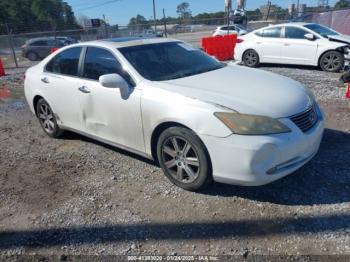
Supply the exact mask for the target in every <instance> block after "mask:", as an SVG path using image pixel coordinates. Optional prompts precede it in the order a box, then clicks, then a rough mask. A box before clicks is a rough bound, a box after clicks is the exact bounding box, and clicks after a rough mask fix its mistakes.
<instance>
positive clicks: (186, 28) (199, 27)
mask: <svg viewBox="0 0 350 262" xmlns="http://www.w3.org/2000/svg"><path fill="white" fill-rule="evenodd" d="M288 21H299V22H316V23H320V24H323V25H326V26H328V27H331V28H333V29H334V30H337V31H339V32H341V33H344V34H350V27H349V26H348V25H349V24H350V9H346V10H334V11H327V12H312V13H304V14H302V15H299V16H297V17H295V15H292V16H291V15H289V14H288V13H286V12H271V13H267V14H260V15H257V16H252V15H249V14H248V23H247V25H245V26H246V27H247V29H248V30H255V29H258V28H261V27H264V26H267V25H269V24H277V23H282V22H288ZM177 22H178V23H175V22H170V21H158V25H157V27H156V30H154V29H155V28H154V25H152V24H151V23H147V24H136V25H132V26H109V25H105V24H102V25H101V27H98V28H84V29H82V28H75V29H71V30H56V27H54V26H52V25H50V23H48V22H47V23H44V22H43V23H42V25H41V26H42V27H41V28H42V31H37V30H33V29H32V28H30V27H28V28H26V27H25V26H21V27H18V26H17V25H11V24H8V25H6V24H0V28H3V29H4V28H5V29H6V30H5V32H7V34H3V35H0V57H1V59H2V61H3V64H4V67H5V68H7V69H9V68H15V67H28V66H31V65H33V62H31V61H29V60H28V59H27V58H25V57H23V55H22V47H23V46H24V45H25V44H26V42H27V41H28V40H31V39H35V38H52V39H55V38H61V37H67V38H68V37H69V38H72V39H74V40H76V41H78V42H85V41H91V40H97V39H104V38H117V37H130V36H156V35H157V36H158V37H166V36H167V37H170V38H176V39H180V40H183V41H186V42H189V43H191V44H192V45H194V46H197V47H199V46H200V43H201V38H202V37H204V36H210V35H212V34H213V31H214V30H215V29H216V27H218V26H222V25H226V24H227V18H226V17H218V18H210V19H196V20H194V19H188V20H186V21H177ZM232 22H233V21H232ZM165 25H166V26H165ZM3 31H4V30H3Z"/></svg>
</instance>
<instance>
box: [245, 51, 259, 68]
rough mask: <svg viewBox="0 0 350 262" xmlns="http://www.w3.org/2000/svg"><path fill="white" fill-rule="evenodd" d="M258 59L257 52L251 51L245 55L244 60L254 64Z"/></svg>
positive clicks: (249, 64) (248, 64)
mask: <svg viewBox="0 0 350 262" xmlns="http://www.w3.org/2000/svg"><path fill="white" fill-rule="evenodd" d="M257 61H258V56H257V55H256V53H255V52H252V51H249V52H247V53H246V55H245V56H244V62H245V64H246V65H247V66H254V65H255V64H256V63H257Z"/></svg>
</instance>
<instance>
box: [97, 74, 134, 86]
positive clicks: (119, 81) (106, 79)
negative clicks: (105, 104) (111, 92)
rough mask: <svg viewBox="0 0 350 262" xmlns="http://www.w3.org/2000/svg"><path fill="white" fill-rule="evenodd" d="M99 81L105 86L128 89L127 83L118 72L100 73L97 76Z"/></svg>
mask: <svg viewBox="0 0 350 262" xmlns="http://www.w3.org/2000/svg"><path fill="white" fill-rule="evenodd" d="M99 82H100V84H101V85H102V86H104V87H107V88H119V89H129V85H128V83H127V82H126V81H125V79H124V78H123V77H122V76H121V75H119V74H107V75H102V76H100V78H99Z"/></svg>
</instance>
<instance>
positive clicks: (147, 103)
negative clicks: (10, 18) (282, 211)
mask: <svg viewBox="0 0 350 262" xmlns="http://www.w3.org/2000/svg"><path fill="white" fill-rule="evenodd" d="M25 95H26V98H27V101H28V104H29V106H30V108H31V110H32V112H33V113H35V115H36V116H37V117H38V119H39V121H40V124H41V126H42V128H43V130H44V131H45V132H46V134H47V135H49V136H51V137H58V136H60V135H62V133H63V132H64V130H71V131H74V132H77V133H80V134H82V135H85V136H88V137H91V138H94V139H96V140H99V141H102V142H104V143H107V144H110V145H114V146H117V147H120V148H122V149H125V150H127V151H131V152H134V153H136V154H140V155H142V156H144V157H146V158H150V159H154V160H155V161H158V162H159V164H160V166H161V167H162V169H163V171H164V173H165V175H166V176H167V177H168V178H169V179H170V180H171V181H172V182H173V183H174V184H176V185H178V186H180V187H182V188H184V189H187V190H199V189H201V188H203V187H204V186H206V185H207V184H209V183H210V182H212V181H213V180H214V181H219V182H224V183H232V184H238V185H247V186H248V185H250V186H256V185H263V184H266V183H269V182H272V181H274V180H277V179H280V178H282V177H284V176H286V175H288V174H290V173H292V172H294V171H295V170H297V169H298V168H300V167H301V166H303V165H304V164H305V163H306V162H308V161H309V160H310V159H311V158H312V157H313V156H314V155H315V154H316V152H317V151H318V148H319V145H320V142H321V138H322V134H323V115H322V112H321V110H320V108H319V106H318V104H317V103H316V101H315V99H314V98H313V96H312V94H311V93H310V92H309V91H308V90H307V89H305V88H304V87H303V86H302V85H301V84H300V83H298V82H295V81H293V80H291V79H288V78H286V77H282V76H278V75H274V74H272V73H268V72H264V71H260V70H256V69H250V68H246V67H241V66H235V65H226V64H222V63H220V62H218V61H217V60H215V59H213V58H211V57H210V56H208V55H206V54H205V53H204V52H202V51H200V50H198V49H195V48H193V47H192V46H190V45H188V44H186V43H184V42H181V41H177V40H169V39H139V38H135V39H111V40H100V41H94V42H87V43H80V44H76V45H72V46H69V47H64V48H62V49H60V50H59V51H57V52H56V53H53V54H51V55H50V56H49V57H47V58H45V59H44V60H43V61H42V62H40V63H39V64H38V65H36V66H34V67H31V68H30V69H28V70H27V72H26V78H25ZM115 164H116V165H118V163H115Z"/></svg>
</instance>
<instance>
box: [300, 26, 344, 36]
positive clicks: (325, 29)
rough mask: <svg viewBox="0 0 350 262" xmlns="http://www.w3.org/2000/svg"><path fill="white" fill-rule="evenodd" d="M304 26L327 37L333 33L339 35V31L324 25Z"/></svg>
mask: <svg viewBox="0 0 350 262" xmlns="http://www.w3.org/2000/svg"><path fill="white" fill-rule="evenodd" d="M304 27H306V28H308V29H310V30H312V31H314V32H316V33H318V34H319V35H321V36H323V37H325V38H328V37H329V36H331V35H339V33H337V32H335V31H333V30H331V29H330V28H328V27H325V26H322V25H318V24H308V25H305V26H304Z"/></svg>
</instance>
